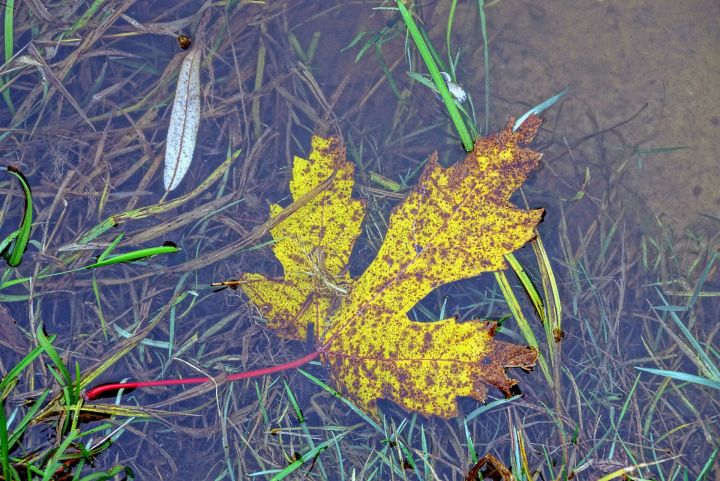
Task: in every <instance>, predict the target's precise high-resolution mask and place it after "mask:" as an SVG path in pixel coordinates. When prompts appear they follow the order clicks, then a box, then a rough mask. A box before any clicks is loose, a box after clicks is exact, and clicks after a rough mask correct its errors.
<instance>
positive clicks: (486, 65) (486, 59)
mask: <svg viewBox="0 0 720 481" xmlns="http://www.w3.org/2000/svg"><path fill="white" fill-rule="evenodd" d="M478 13H479V14H480V15H479V16H480V32H481V33H482V38H483V70H484V75H485V128H484V129H483V134H484V135H487V134H488V133H490V50H489V49H490V47H489V46H488V35H487V18H486V17H485V0H478Z"/></svg>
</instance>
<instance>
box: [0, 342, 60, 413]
mask: <svg viewBox="0 0 720 481" xmlns="http://www.w3.org/2000/svg"><path fill="white" fill-rule="evenodd" d="M54 340H55V336H50V342H53V341H54ZM44 350H45V348H44V347H43V346H38V347H36V348H35V349H33V350H32V351H30V352H29V353H28V354H27V355H26V356H25V357H24V358H22V359H21V360H20V362H18V363H17V364H16V365H15V367H13V368H12V369H11V370H10V372H8V373H7V374H6V375H5V377H3V378H2V381H0V400H4V399H5V398H7V396H8V394H9V391H10V389H12V386H14V385H15V382H16V381H17V377H18V376H19V375H20V373H21V372H23V371H24V370H25V368H26V367H28V366H29V365H30V363H32V362H33V361H34V360H35V359H37V357H38V356H39V355H40V354H42V352H43V351H44Z"/></svg>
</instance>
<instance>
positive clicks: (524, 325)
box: [494, 271, 555, 386]
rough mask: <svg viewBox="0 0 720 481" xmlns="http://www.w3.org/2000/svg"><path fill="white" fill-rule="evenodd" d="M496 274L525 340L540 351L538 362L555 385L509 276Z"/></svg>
mask: <svg viewBox="0 0 720 481" xmlns="http://www.w3.org/2000/svg"><path fill="white" fill-rule="evenodd" d="M494 274H495V280H496V281H497V283H498V285H499V286H500V291H501V292H502V293H503V296H504V297H505V301H506V302H507V305H508V307H509V308H510V312H512V315H513V317H514V318H515V322H517V325H518V327H519V328H520V332H522V335H523V337H524V338H525V342H527V343H528V344H529V345H530V346H531V347H532V348H534V349H535V350H536V351H537V352H538V363H540V369H541V370H542V372H543V375H544V376H545V380H546V381H547V382H548V384H549V385H550V386H554V385H555V383H554V381H553V378H552V375H551V374H550V370H549V369H548V365H547V362H546V361H545V356H544V355H543V353H542V351H541V350H540V346H539V344H538V341H537V338H536V337H535V334H534V333H533V330H532V328H531V327H530V323H529V322H528V321H527V319H526V318H525V315H524V314H523V312H522V309H521V308H520V303H519V302H518V300H517V298H516V297H515V294H514V293H513V291H512V288H511V287H510V283H509V282H508V279H507V276H506V275H505V273H504V272H502V271H500V272H494Z"/></svg>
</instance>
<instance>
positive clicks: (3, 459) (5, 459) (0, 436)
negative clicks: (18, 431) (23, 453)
mask: <svg viewBox="0 0 720 481" xmlns="http://www.w3.org/2000/svg"><path fill="white" fill-rule="evenodd" d="M0 463H2V470H3V479H13V478H14V477H13V476H12V474H11V473H12V471H11V468H10V444H9V442H8V432H7V419H6V418H5V400H0ZM15 474H16V476H15V477H17V473H15Z"/></svg>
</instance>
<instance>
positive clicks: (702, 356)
mask: <svg viewBox="0 0 720 481" xmlns="http://www.w3.org/2000/svg"><path fill="white" fill-rule="evenodd" d="M656 291H657V293H658V295H659V296H660V299H662V301H663V304H665V307H670V304H669V303H668V301H667V300H666V299H665V297H663V295H662V293H661V292H660V289H657V288H656ZM670 317H672V320H673V321H674V322H675V325H676V326H677V327H678V329H680V331H681V332H682V333H683V335H684V336H685V338H686V339H687V340H688V341H689V342H690V344H691V345H692V347H693V348H694V349H695V353H696V359H692V360H693V362H694V363H695V364H696V365H697V366H698V368H700V369H701V370H703V371H707V374H708V377H709V378H711V379H712V380H713V381H720V369H719V368H718V366H717V365H716V364H715V363H714V362H713V361H712V360H711V359H710V356H708V355H707V353H705V351H704V350H703V348H702V347H701V346H700V343H699V342H698V341H697V339H695V336H693V335H692V333H691V332H690V330H689V329H688V328H687V326H685V324H683V322H682V321H681V320H680V318H679V317H678V315H677V314H675V312H672V311H670Z"/></svg>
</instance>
